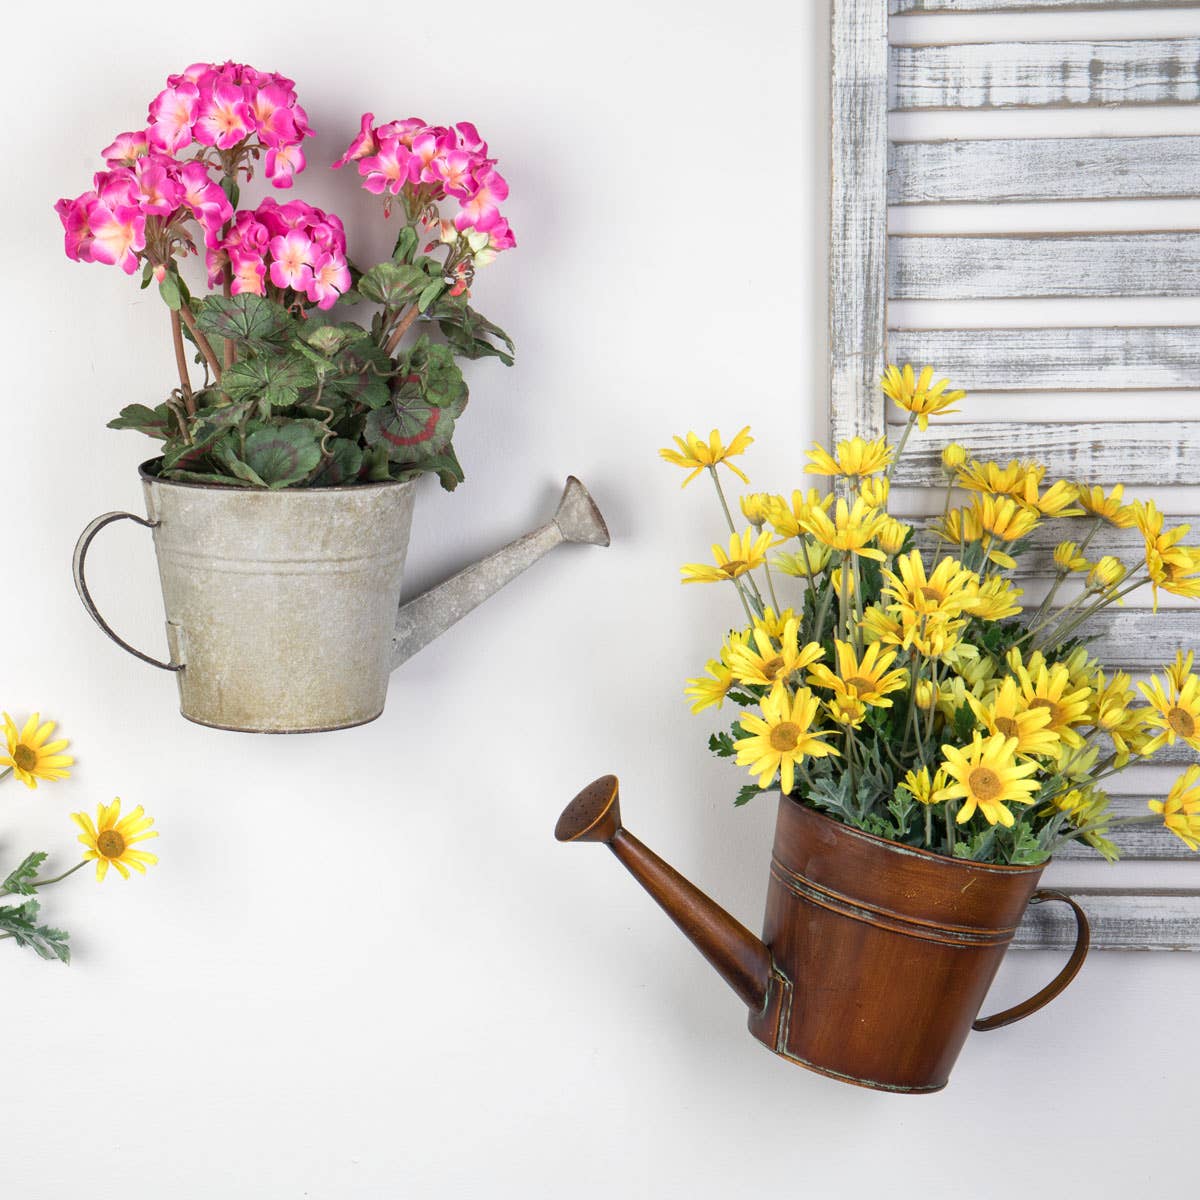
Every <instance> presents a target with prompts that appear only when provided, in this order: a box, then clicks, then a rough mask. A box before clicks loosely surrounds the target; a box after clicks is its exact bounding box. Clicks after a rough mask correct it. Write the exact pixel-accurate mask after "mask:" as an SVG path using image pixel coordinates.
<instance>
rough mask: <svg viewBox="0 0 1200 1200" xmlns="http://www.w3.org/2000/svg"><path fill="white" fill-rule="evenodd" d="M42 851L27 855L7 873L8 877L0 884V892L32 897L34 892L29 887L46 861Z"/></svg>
mask: <svg viewBox="0 0 1200 1200" xmlns="http://www.w3.org/2000/svg"><path fill="white" fill-rule="evenodd" d="M46 857H47V855H46V852H45V851H44V850H35V851H34V852H33V853H32V854H27V855H26V856H25V858H24V859H23V860H22V861H21V863H20V865H19V866H17V867H16V868H14V869H13V870H12V871H10V872H9V874H8V877H7V878H6V879H5V880H4V882H3V883H0V892H8V893H10V894H11V895H14V896H32V895H33V893H34V892H35V891H36V889H35V888H33V887H31V886H30V885H31V884H32V883H33V881H34V880H35V879H36V878H37V873H38V868H39V867H41V865H42V863H44V862H45V861H46Z"/></svg>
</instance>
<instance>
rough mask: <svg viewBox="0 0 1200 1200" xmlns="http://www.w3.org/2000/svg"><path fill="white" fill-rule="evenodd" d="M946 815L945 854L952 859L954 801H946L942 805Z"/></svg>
mask: <svg viewBox="0 0 1200 1200" xmlns="http://www.w3.org/2000/svg"><path fill="white" fill-rule="evenodd" d="M943 808H944V810H945V813H946V853H947V854H948V855H950V857H951V858H953V857H954V801H953V800H947V801H946V803H945V804H944V805H943Z"/></svg>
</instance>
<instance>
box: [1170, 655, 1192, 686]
mask: <svg viewBox="0 0 1200 1200" xmlns="http://www.w3.org/2000/svg"><path fill="white" fill-rule="evenodd" d="M1195 664H1196V652H1195V650H1189V651H1188V652H1187V655H1186V657H1185V656H1184V653H1183V651H1182V650H1176V651H1175V661H1174V662H1173V663H1171V664H1169V665H1168V666H1166V667H1164V668H1163V670H1164V671H1165V672H1166V675H1167V678H1168V679H1169V680H1170V681H1171V682H1172V683H1173V684H1174V685H1175V689H1176V691H1178V690H1179V689H1180V688H1182V687H1183V685H1184V684H1185V683H1186V682H1187V677H1188V676H1189V675H1190V674H1191V673H1192V668H1193V667H1194V666H1195Z"/></svg>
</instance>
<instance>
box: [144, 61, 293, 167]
mask: <svg viewBox="0 0 1200 1200" xmlns="http://www.w3.org/2000/svg"><path fill="white" fill-rule="evenodd" d="M147 121H148V123H149V128H148V129H147V130H146V138H147V140H148V141H149V143H150V146H151V147H153V148H154V149H156V150H159V151H161V152H163V153H164V154H179V153H180V151H182V150H185V149H187V148H188V147H189V146H190V145H191V144H192V143H193V142H195V143H198V144H199V145H201V146H204V147H212V148H213V149H215V150H216V151H219V152H226V153H227V152H229V151H233V150H240V149H246V150H248V151H249V152H250V153H251V154H253V155H254V157H257V156H258V152H259V150H260V148H261V149H265V150H266V163H265V170H266V176H267V178H268V179H269V180H270V181H271V182H272V183H273V184H274V185H275V186H276V187H291V186H292V179H293V177H294V176H295V174H296V173H297V172H298V171H303V170H304V162H305V160H304V151H303V150H302V149H301V145H302V143H303V141H304V139H305V138H306V137H311V136H312V130H311V129H309V127H308V114H307V113H306V112H305V111H304V109H303V108H301V106H300V104H299V103H298V102H297V99H296V91H295V84H294V83H293V82H292V80H290V79H286V78H285V77H284V76H282V75H277V74H275V73H274V72H271V71H258V70H255V68H254V67H250V66H246V65H245V64H244V63H234V62H227V63H224V64H223V65H222V66H216V65H215V64H214V63H193V64H192V65H191V66H190V67H188V68H187V70H186V71H184V72H183V73H182V74H180V75H172V76H170V77H169V78H168V79H167V86H166V87H165V88H164V89H163V90H162V91H161V92H159V94H158V95H157V96H156V97H155V98H154V100H153V101H152V103H151V105H150V111H149V113H148V114H147ZM122 136H130V135H122ZM255 143H256V144H255Z"/></svg>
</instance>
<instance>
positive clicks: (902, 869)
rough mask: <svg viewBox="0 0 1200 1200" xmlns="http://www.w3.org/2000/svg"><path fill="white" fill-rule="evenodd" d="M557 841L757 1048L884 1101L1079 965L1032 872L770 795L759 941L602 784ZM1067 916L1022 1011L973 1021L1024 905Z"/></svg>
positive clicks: (930, 1084)
mask: <svg viewBox="0 0 1200 1200" xmlns="http://www.w3.org/2000/svg"><path fill="white" fill-rule="evenodd" d="M554 836H555V837H556V838H557V839H558V840H559V841H560V842H603V843H604V844H606V845H607V846H608V848H609V849H610V850H612V852H613V853H614V854H615V855H616V856H617V858H618V859H619V860H620V862H621V864H622V865H623V866H624V867H625V868H626V870H628V871H629V873H630V874H631V875H632V876H633V877H634V878H635V879H636V880H637V881H638V883H640V884H641V885H642V887H644V888H645V889H646V891H647V892H649V893H650V895H651V896H652V897H653V898H654V899H655V900H656V901H657V902H658V904H659V905H660V906H661V907H662V909H663V910H664V911H665V912H666V914H667V915H668V916H669V917H670V918H671V920H673V921H674V922H675V924H676V925H678V926H679V928H680V929H681V930H682V931H683V933H684V934H685V935H686V936H687V937H688V939H689V940H690V941H691V942H692V943H693V945H695V947H696V948H697V949H698V950H699V951H700V953H701V954H703V955H704V957H705V958H706V959H707V960H708V961H709V963H711V964H712V966H714V967H715V968H716V970H717V973H718V974H719V975H720V976H721V978H722V979H724V980H725V982H726V983H728V984H729V986H730V987H732V988H733V990H734V991H735V992H737V994H738V995H739V996H740V997H741V999H742V1001H743V1002H744V1003H745V1004H746V1006H747V1007H748V1008H749V1010H750V1022H749V1025H750V1032H751V1033H752V1034H753V1035H754V1036H755V1037H756V1038H757V1039H758V1040H759V1041H760V1042H762V1044H763V1045H764V1046H766V1047H767V1049H768V1050H772V1051H774V1053H776V1054H778V1055H780V1056H781V1057H783V1058H786V1059H788V1060H789V1061H791V1062H794V1063H798V1064H799V1065H801V1066H804V1067H808V1068H809V1069H810V1070H813V1071H818V1072H820V1073H821V1074H822V1075H829V1076H832V1077H833V1078H835V1079H841V1080H844V1081H845V1082H847V1083H855V1084H859V1085H861V1086H864V1087H870V1088H878V1089H882V1090H885V1091H892V1092H918V1093H919V1092H936V1091H938V1090H940V1089H941V1088H943V1087H945V1086H946V1082H947V1080H948V1079H949V1076H950V1071H951V1069H952V1068H953V1066H954V1063H955V1060H956V1059H957V1058H958V1054H959V1051H960V1050H961V1049H962V1046H963V1043H964V1042H965V1041H966V1038H967V1034H968V1033H969V1032H970V1031H971V1030H972V1029H976V1030H990V1029H999V1028H1000V1027H1001V1026H1002V1025H1010V1024H1012V1023H1013V1022H1014V1021H1019V1020H1020V1019H1021V1018H1022V1017H1027V1016H1029V1014H1030V1013H1032V1012H1035V1011H1036V1010H1037V1009H1039V1008H1041V1007H1042V1006H1043V1005H1045V1004H1048V1003H1049V1002H1050V1001H1051V1000H1053V999H1054V997H1055V996H1057V995H1058V994H1059V993H1060V992H1061V991H1062V990H1063V989H1064V988H1065V987H1066V986H1067V984H1069V983H1070V982H1071V980H1072V979H1074V978H1075V975H1076V973H1077V972H1078V971H1079V968H1080V967H1081V966H1082V965H1083V960H1084V958H1085V956H1086V955H1087V951H1088V942H1089V932H1088V922H1087V917H1086V916H1085V915H1084V913H1083V911H1082V910H1081V909H1080V908H1079V906H1078V905H1077V904H1076V903H1075V901H1074V900H1072V899H1071V898H1070V897H1068V896H1065V895H1063V894H1062V893H1060V892H1052V891H1044V890H1039V889H1038V886H1037V885H1038V881H1039V879H1040V877H1041V874H1042V870H1043V866H1044V864H1043V866H1037V867H1010V866H1002V865H993V864H990V863H976V862H969V861H965V860H962V859H952V858H946V857H945V856H943V855H937V854H932V853H930V852H929V851H926V850H920V849H916V848H914V847H911V846H903V845H900V844H899V843H897V842H890V841H887V840H885V839H883V838H879V837H874V836H872V835H871V834H868V833H863V832H861V831H860V830H857V829H853V828H851V827H850V826H847V825H842V824H839V823H838V822H836V821H834V820H832V819H830V818H829V817H826V816H823V815H822V814H820V813H818V812H816V811H815V810H814V809H811V808H808V807H807V806H805V805H803V804H801V803H799V802H798V801H796V800H793V799H791V798H790V797H788V796H781V797H780V801H779V816H778V820H777V823H776V827H775V846H774V852H773V854H772V858H771V879H770V884H769V888H768V892H767V912H766V919H765V921H764V925H763V936H762V939H761V940H759V939H758V938H756V937H755V936H754V934H752V933H751V932H750V931H749V930H748V929H746V928H745V927H744V926H743V925H741V924H739V923H738V922H737V921H735V920H734V919H733V917H731V916H730V915H729V914H728V913H727V912H725V910H724V909H722V908H721V907H719V906H718V905H717V904H714V903H713V901H712V900H710V899H709V898H708V897H707V896H706V895H705V894H704V893H703V892H701V891H700V890H699V889H698V888H696V887H695V886H693V885H692V884H691V883H689V882H688V881H687V880H686V879H684V878H683V876H682V875H680V874H679V873H678V872H677V871H675V870H674V869H673V868H672V867H670V866H668V864H667V863H665V862H664V861H663V860H662V859H661V858H659V857H658V855H657V854H655V853H654V852H653V851H652V850H650V849H648V848H647V847H646V846H644V845H643V844H642V843H641V842H639V841H638V839H637V838H635V837H634V836H633V834H631V833H630V832H629V831H628V830H626V829H625V828H624V827H623V826H622V824H621V811H620V805H619V802H618V790H617V780H616V777H615V776H612V775H605V776H603V777H602V778H600V779H597V780H596V781H595V782H594V783H592V784H589V785H588V787H586V788H584V789H583V791H582V792H580V793H579V795H578V796H576V797H575V799H574V800H572V801H571V803H570V804H569V805H568V806H567V807H566V809H565V810H564V811H563V814H562V816H561V817H559V820H558V825H557V826H556V827H555V830H554ZM1048 900H1057V901H1060V902H1061V903H1063V904H1068V905H1070V907H1071V908H1072V910H1073V911H1074V914H1075V920H1076V922H1077V936H1076V941H1075V949H1074V951H1073V952H1072V954H1071V957H1070V959H1069V961H1068V962H1067V964H1066V966H1065V967H1063V969H1062V970H1061V971H1060V972H1059V974H1058V976H1057V977H1056V978H1055V979H1054V980H1053V981H1052V982H1051V983H1049V984H1048V985H1047V986H1046V987H1044V988H1043V989H1042V990H1041V991H1040V992H1038V993H1037V995H1035V996H1032V997H1031V998H1030V999H1028V1000H1026V1001H1025V1002H1024V1003H1023V1004H1019V1005H1017V1006H1016V1007H1014V1008H1010V1009H1007V1010H1006V1011H1004V1012H1001V1013H997V1014H996V1015H995V1016H993V1017H988V1018H985V1019H982V1020H980V1019H978V1014H979V1009H980V1007H981V1005H982V1004H983V1000H984V997H985V996H986V995H987V990H988V987H989V986H990V984H991V982H992V979H993V978H994V977H995V974H996V971H997V969H998V968H999V966H1000V962H1001V960H1002V959H1003V957H1004V952H1005V950H1007V948H1008V944H1009V942H1011V941H1012V937H1013V934H1014V933H1015V932H1016V928H1017V925H1018V924H1019V923H1020V921H1021V917H1022V915H1023V914H1024V912H1025V908H1026V905H1028V904H1031V903H1032V904H1039V903H1042V902H1044V901H1048Z"/></svg>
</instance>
